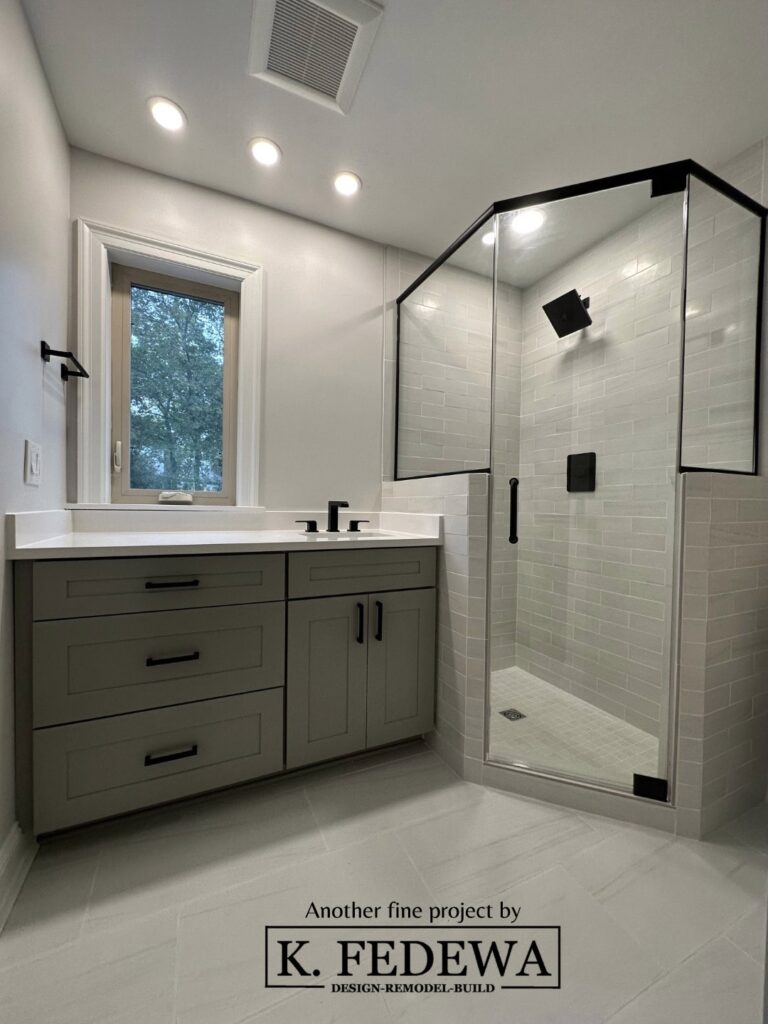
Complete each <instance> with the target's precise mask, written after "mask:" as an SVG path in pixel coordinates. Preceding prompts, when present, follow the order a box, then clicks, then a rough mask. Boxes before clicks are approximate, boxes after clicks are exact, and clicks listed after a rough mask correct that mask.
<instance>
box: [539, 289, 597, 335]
mask: <svg viewBox="0 0 768 1024" xmlns="http://www.w3.org/2000/svg"><path fill="white" fill-rule="evenodd" d="M588 306H589V298H588V297H587V298H586V299H582V297H581V296H580V295H579V293H578V292H577V291H576V289H575V288H573V289H572V290H571V291H569V292H566V293H565V294H564V295H560V296H558V297H557V298H556V299H552V301H551V302H545V303H544V305H543V306H542V307H541V308H542V309H543V310H544V312H545V313H546V314H547V318H548V320H549V322H550V323H551V324H552V326H553V327H554V328H555V330H556V331H557V336H558V338H564V337H565V336H566V335H567V334H573V332H574V331H581V330H583V329H584V328H585V327H589V325H590V324H591V323H592V317H591V316H590V315H589V313H588V312H587V308H588Z"/></svg>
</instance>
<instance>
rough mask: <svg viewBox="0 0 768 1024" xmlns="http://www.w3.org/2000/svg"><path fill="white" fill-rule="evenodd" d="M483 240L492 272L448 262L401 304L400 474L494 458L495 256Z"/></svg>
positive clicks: (466, 466)
mask: <svg viewBox="0 0 768 1024" xmlns="http://www.w3.org/2000/svg"><path fill="white" fill-rule="evenodd" d="M470 244H471V243H470ZM484 248H485V249H486V252H485V253H483V254H482V255H483V256H485V258H486V262H487V263H488V274H487V275H486V276H483V275H482V274H476V273H471V272H470V271H468V270H464V269H462V268H460V267H456V266H451V264H450V263H445V264H443V266H442V267H440V268H439V269H438V270H437V271H436V272H435V273H434V274H432V275H431V277H429V278H428V279H427V281H425V282H424V284H423V285H421V287H419V288H418V289H417V290H416V291H415V292H413V293H412V294H411V295H410V296H409V297H408V298H407V299H406V300H405V301H404V302H403V303H402V304H401V306H400V410H399V416H400V448H399V452H398V457H399V465H398V470H399V474H400V475H401V476H404V475H408V476H417V475H423V474H425V473H450V472H454V473H455V472H461V471H462V470H472V469H487V468H488V465H489V463H490V452H489V438H490V420H491V330H492V326H493V279H492V272H493V262H492V250H491V249H488V247H484ZM411 280H412V279H411ZM409 283H410V282H408V281H406V282H405V283H404V284H403V288H405V287H406V286H407V284H409Z"/></svg>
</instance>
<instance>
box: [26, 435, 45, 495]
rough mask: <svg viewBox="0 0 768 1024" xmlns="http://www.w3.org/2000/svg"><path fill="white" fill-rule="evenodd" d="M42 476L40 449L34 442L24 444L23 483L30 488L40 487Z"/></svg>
mask: <svg viewBox="0 0 768 1024" xmlns="http://www.w3.org/2000/svg"><path fill="white" fill-rule="evenodd" d="M41 475H42V463H41V449H40V445H39V444H35V442H34V441H25V442H24V483H25V484H29V485H30V487H39V486H40V477H41Z"/></svg>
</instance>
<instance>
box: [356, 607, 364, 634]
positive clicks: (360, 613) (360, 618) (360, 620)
mask: <svg viewBox="0 0 768 1024" xmlns="http://www.w3.org/2000/svg"><path fill="white" fill-rule="evenodd" d="M356 608H357V636H356V637H355V639H356V640H357V642H358V643H359V644H363V643H365V606H364V605H363V604H362V603H361V602H360V601H358V602H357V605H356Z"/></svg>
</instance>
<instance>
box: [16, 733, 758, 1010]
mask: <svg viewBox="0 0 768 1024" xmlns="http://www.w3.org/2000/svg"><path fill="white" fill-rule="evenodd" d="M767 851H768V811H767V809H766V807H761V808H759V809H758V810H757V811H753V812H751V813H750V814H748V815H746V816H745V817H744V818H742V819H740V820H739V821H737V822H736V823H735V824H734V825H732V826H731V827H730V828H728V829H724V830H722V831H721V832H719V833H718V834H717V835H716V836H714V837H713V838H712V839H711V840H710V841H708V842H704V843H697V842H693V841H689V840H682V839H675V838H673V837H670V836H667V835H665V834H663V833H657V832H653V831H650V830H646V829H642V828H637V827H632V826H627V825H623V824H619V823H617V822H613V821H609V820H606V819H602V818H598V817H592V816H589V815H585V814H581V813H577V812H574V811H569V810H565V809H562V808H558V807H554V806H549V805H546V804H539V803H536V802H534V801H530V800H525V799H523V798H520V797H516V796H514V795H511V794H508V793H501V792H498V791H494V790H489V789H484V788H482V787H480V786H475V785H472V784H470V783H467V782H464V781H462V780H460V779H458V778H457V777H456V776H455V775H454V774H453V772H452V771H451V770H450V769H449V768H448V767H447V766H446V765H445V764H444V763H443V762H442V761H441V760H440V759H439V758H438V757H436V756H435V754H434V753H432V752H431V751H429V750H427V749H426V748H424V747H423V746H422V745H420V744H412V745H409V746H407V747H402V748H399V749H396V750H392V751H389V752H385V753H381V754H377V755H372V756H370V757H368V758H365V759H362V760H358V761H353V762H348V763H344V764H339V765H335V766H332V767H329V768H325V769H322V770H318V771H315V772H312V773H308V774H304V775H301V776H295V777H291V778H285V779H280V780H275V781H272V782H266V783H262V784H256V785H254V786H251V787H247V788H244V789H239V790H233V791H230V792H228V793H223V794H218V795H215V796H212V797H209V798H206V799H204V800H198V801H195V802H192V803H187V804H179V805H176V806H174V807H171V808H165V809H161V810H157V811H154V812H151V813H146V814H143V815H141V816H136V817H133V818H130V819H124V820H122V821H118V822H114V823H111V824H107V825H104V826H100V827H98V828H93V829H90V830H87V831H83V832H80V833H79V834H73V835H71V836H70V837H68V838H62V839H59V840H55V841H51V842H49V843H46V844H44V845H43V847H42V849H41V851H40V853H39V855H38V858H37V860H36V861H35V863H34V865H33V867H32V870H31V872H30V875H29V877H28V879H27V882H26V884H25V886H24V889H23V891H22V893H21V895H20V897H19V900H18V902H17V904H16V906H15V908H14V910H13V912H12V915H11V918H10V920H9V922H8V924H7V926H6V929H5V931H4V933H3V935H2V936H0V1020H1V1021H2V1022H3V1024H128V1022H132V1024H134V1022H139V1021H140V1022H142V1024H256V1022H258V1024H302V1022H304V1021H312V1022H313V1024H315V1022H318V1024H332V1022H338V1024H352V1022H355V1024H357V1022H359V1021H360V1020H365V1022H366V1024H392V1022H402V1024H417V1022H418V1024H431V1022H435V1024H436V1022H440V1024H453V1022H456V1024H459V1022H462V1024H463V1022H466V1021H467V1020H468V1019H470V1018H471V1019H473V1020H474V1021H475V1022H477V1024H502V1022H504V1024H507V1022H509V1021H512V1020H514V1021H520V1022H523V1021H524V1022H525V1024H545V1022H546V1024H604V1022H606V1024H607V1022H610V1024H669V1022H670V1021H674V1022H675V1024H722V1022H723V1021H726V1020H727V1021H728V1024H758V1022H759V1021H760V1020H761V1019H762V1018H761V1009H760V1006H761V993H762V983H763V963H764V959H763V943H764V932H765V913H766V880H767V879H768V852H767ZM496 897H498V898H505V899H506V900H507V901H508V902H513V903H515V904H519V905H521V906H522V914H521V918H520V922H519V923H521V924H525V923H527V922H529V923H532V924H537V923H542V922H544V921H547V922H554V923H559V924H561V925H562V928H563V988H562V990H561V991H559V992H558V991H550V992H529V991H513V992H506V993H502V994H499V995H496V994H494V995H489V996H475V997H464V998H459V997H456V996H444V995H431V996H418V997H417V996H402V995H398V996H392V997H387V998H384V997H381V996H378V995H375V996H368V995H360V996H333V995H329V994H326V993H320V992H317V991H308V992H300V993H298V994H291V993H290V992H288V993H286V992H281V991H278V990H267V989H265V988H264V987H263V984H262V977H263V975H262V935H263V926H264V925H265V924H270V923H271V924H275V923H285V922H294V921H300V920H301V919H302V916H303V914H304V912H305V910H306V907H307V905H308V903H309V902H310V901H311V900H315V901H318V902H319V901H322V902H325V903H348V902H350V901H351V900H352V899H357V900H358V901H361V902H367V903H387V902H388V901H389V900H391V899H397V900H399V901H400V902H401V903H407V902H410V903H422V904H430V903H436V902H445V903H448V902H455V901H458V900H462V899H463V900H466V901H477V902H484V901H487V900H489V899H492V898H496ZM470 998H471V1002H469V1001H468V1000H469V999H470Z"/></svg>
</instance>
